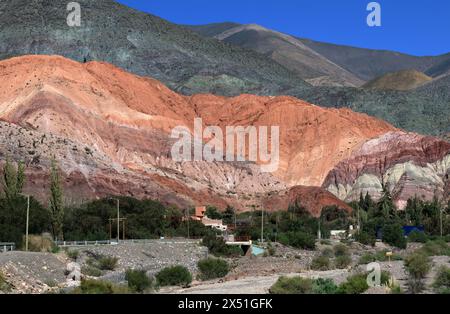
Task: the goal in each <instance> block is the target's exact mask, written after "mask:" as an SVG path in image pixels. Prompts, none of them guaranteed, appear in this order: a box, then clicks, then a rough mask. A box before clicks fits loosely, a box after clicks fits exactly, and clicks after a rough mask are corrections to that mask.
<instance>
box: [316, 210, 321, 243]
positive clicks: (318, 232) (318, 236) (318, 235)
mask: <svg viewBox="0 0 450 314" xmlns="http://www.w3.org/2000/svg"><path fill="white" fill-rule="evenodd" d="M321 218H322V214H320V216H319V229H318V230H317V238H318V239H319V241H320V240H322V232H321V231H320V220H321Z"/></svg>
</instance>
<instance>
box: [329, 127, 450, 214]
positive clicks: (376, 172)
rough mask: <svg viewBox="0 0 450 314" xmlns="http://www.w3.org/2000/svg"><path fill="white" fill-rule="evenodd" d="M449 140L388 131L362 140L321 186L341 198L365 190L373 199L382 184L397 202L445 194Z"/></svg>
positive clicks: (354, 196) (449, 163) (401, 205)
mask: <svg viewBox="0 0 450 314" xmlns="http://www.w3.org/2000/svg"><path fill="white" fill-rule="evenodd" d="M449 173H450V143H448V142H446V141H443V140H440V139H437V138H433V137H428V136H421V135H418V134H413V133H405V132H399V131H397V132H389V133H386V134H384V135H382V136H380V137H378V138H375V139H372V140H369V141H367V142H366V143H364V144H363V145H362V146H361V147H360V148H359V149H358V150H356V151H355V152H353V154H352V156H351V157H350V158H348V159H347V160H344V161H342V162H340V163H339V164H337V165H336V166H335V168H334V169H333V170H332V171H331V172H330V173H329V174H328V176H327V178H326V179H325V181H324V183H323V185H322V186H323V187H324V188H326V189H327V190H328V191H330V192H331V193H333V194H334V195H336V196H337V197H339V198H340V199H342V200H346V201H351V200H356V199H358V198H359V196H360V194H361V193H363V195H365V194H366V193H369V194H370V195H372V196H373V197H374V198H375V199H376V198H378V197H379V196H380V195H381V193H382V188H383V184H385V185H386V186H387V187H388V188H389V189H390V191H391V192H392V194H393V196H394V198H395V200H396V203H397V206H398V207H399V208H404V206H405V204H406V200H407V199H408V198H411V197H414V196H417V197H420V198H423V199H426V200H430V199H432V198H434V197H438V198H440V199H447V198H448V181H449Z"/></svg>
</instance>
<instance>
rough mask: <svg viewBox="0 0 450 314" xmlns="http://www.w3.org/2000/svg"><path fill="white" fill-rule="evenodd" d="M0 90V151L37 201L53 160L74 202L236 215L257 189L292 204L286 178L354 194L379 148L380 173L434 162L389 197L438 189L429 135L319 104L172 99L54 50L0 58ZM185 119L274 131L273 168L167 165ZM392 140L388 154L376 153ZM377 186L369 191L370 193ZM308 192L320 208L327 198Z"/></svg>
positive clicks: (443, 170) (262, 199) (106, 67)
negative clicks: (142, 201)
mask: <svg viewBox="0 0 450 314" xmlns="http://www.w3.org/2000/svg"><path fill="white" fill-rule="evenodd" d="M0 86H2V89H1V90H0V119H1V120H3V121H4V123H1V124H0V128H1V130H2V132H1V137H0V148H1V151H0V157H1V158H2V159H5V158H13V159H15V160H19V159H21V160H25V161H26V163H27V164H28V165H29V167H28V177H29V178H30V180H29V182H28V185H27V187H26V188H27V189H28V190H30V191H31V192H34V193H35V194H39V195H41V197H44V195H45V192H46V190H47V184H48V183H47V182H48V180H47V179H46V175H47V172H48V165H49V160H50V159H51V158H52V157H53V156H55V157H56V159H57V160H58V161H59V163H60V167H61V170H62V172H63V173H64V175H65V178H66V182H65V185H66V195H72V196H73V200H74V201H80V200H82V199H86V198H92V197H101V196H105V195H109V194H124V195H132V196H135V197H153V198H157V199H160V200H161V201H163V202H166V203H171V204H176V205H178V206H187V205H192V204H205V203H206V204H215V205H218V206H220V207H224V206H225V205H227V204H231V205H233V206H236V207H237V208H239V209H241V210H245V209H248V208H253V207H255V206H256V207H259V206H262V205H265V204H266V205H267V204H269V203H270V204H273V203H274V202H275V201H274V200H276V199H275V198H273V197H272V198H271V197H269V195H278V197H280V199H278V201H277V202H279V203H280V204H284V203H283V202H286V200H288V202H289V201H292V199H293V198H295V195H294V196H293V194H292V193H294V194H295V193H297V194H303V195H304V193H300V192H299V191H300V188H296V189H292V188H293V187H295V186H297V185H303V186H313V187H320V186H323V187H324V188H327V189H328V190H329V191H330V192H332V193H333V194H335V195H336V196H339V197H340V198H341V199H346V200H348V199H349V198H352V197H353V196H352V195H355V194H357V193H358V191H360V190H364V189H365V184H366V183H365V181H364V180H363V179H361V177H363V178H365V177H364V175H368V176H370V175H374V176H379V177H381V175H382V174H383V172H376V171H373V170H372V169H373V167H376V166H369V164H370V165H372V164H374V165H376V164H377V163H378V162H380V161H383V162H384V161H385V160H386V158H385V155H386V154H387V153H389V154H391V155H392V156H391V157H390V159H389V160H390V161H389V167H388V165H387V164H386V162H384V164H386V166H385V167H384V168H383V171H384V170H386V171H391V172H395V173H400V172H399V171H398V170H397V168H393V167H395V166H398V165H405V164H407V163H408V162H409V163H410V164H412V165H414V166H417V167H422V168H423V167H427V165H428V163H429V164H436V163H439V166H436V167H440V168H439V170H438V171H436V172H433V175H436V176H437V177H439V178H440V180H441V181H439V180H437V179H436V180H434V181H433V182H431V183H432V184H431V183H430V182H428V181H427V180H423V178H422V177H420V175H419V177H420V178H421V179H420V180H419V181H417V180H415V179H416V177H414V178H415V179H411V177H407V178H405V177H404V176H401V179H399V180H391V181H392V182H393V183H395V184H393V185H392V189H403V188H402V187H407V189H408V191H409V192H408V193H406V192H405V193H399V197H400V198H403V197H404V196H406V195H411V194H412V193H413V192H414V191H415V190H416V186H417V185H418V186H419V187H417V189H419V188H420V189H422V188H423V189H424V190H426V191H427V193H425V194H426V197H429V196H430V193H431V191H433V193H434V192H436V190H439V191H441V190H442V193H444V187H443V186H442V184H444V185H445V180H446V179H445V176H446V174H447V172H448V169H449V162H448V158H447V157H448V155H449V153H450V148H449V147H448V146H447V145H448V143H446V142H444V141H440V140H437V139H434V138H429V137H426V138H422V140H421V141H408V140H407V139H408V138H409V137H411V136H412V137H418V138H419V137H420V136H418V135H411V134H406V133H404V132H402V131H399V130H396V129H395V128H394V127H392V126H391V125H389V124H387V123H386V122H383V121H381V120H378V119H375V118H372V117H369V116H367V115H364V114H358V113H354V112H352V111H350V110H348V109H324V108H321V107H318V106H315V105H312V104H308V103H306V102H304V101H301V100H298V99H295V98H292V97H259V96H252V95H241V96H239V97H233V98H225V97H218V96H214V95H195V96H191V97H188V96H181V95H179V94H177V93H175V92H173V91H171V90H170V89H168V88H167V87H165V86H164V85H163V84H161V83H160V82H158V81H155V80H153V79H150V78H144V77H138V76H135V75H132V74H130V73H127V72H125V71H123V70H121V69H119V68H116V67H114V66H112V65H110V64H106V63H100V62H90V63H85V64H81V63H77V62H74V61H71V60H68V59H65V58H62V57H58V56H25V57H20V58H12V59H9V60H5V61H1V62H0ZM196 117H201V118H202V119H203V124H204V125H205V126H210V125H217V126H220V127H221V128H223V129H225V127H226V126H237V125H239V126H279V127H280V167H279V170H278V171H277V172H275V173H272V174H270V173H262V172H261V171H260V167H259V166H258V165H256V164H254V163H249V162H248V163H242V162H241V163H223V162H215V163H209V162H205V161H196V162H182V163H179V162H175V161H174V160H172V158H171V153H170V152H171V147H172V145H173V143H174V140H173V139H171V138H170V132H171V130H172V129H173V128H174V127H176V126H187V127H188V128H189V129H191V130H193V122H194V118H196ZM390 134H397V136H391V135H390ZM374 141H375V143H379V142H380V143H384V144H379V145H378V144H375V143H374ZM399 144H401V145H399ZM403 144H404V145H403ZM411 145H412V146H411ZM416 145H417V146H416ZM419 146H420V147H419ZM428 146H430V147H431V146H432V147H433V149H435V150H437V152H434V151H433V149H431V148H430V149H428V148H427V149H425V147H428ZM393 147H394V148H395V149H396V150H395V151H396V153H394V152H390V151H386V150H385V149H392V148H393ZM419 155H420V156H419ZM358 156H362V157H360V159H358V158H357V157H358ZM369 157H370V158H369ZM446 158H447V159H446ZM366 161H367V162H368V163H369V164H368V165H366ZM361 165H362V166H361ZM398 167H400V166H398ZM431 167H432V166H431ZM421 174H423V172H421ZM416 175H417V173H416ZM425 175H428V174H427V173H425ZM391 177H392V176H391ZM371 178H372V177H371ZM392 178H393V177H392ZM447 178H448V176H447ZM372 179H373V178H372ZM358 180H359V181H358ZM361 181H362V182H363V183H362V185H361V184H359V185H358V184H356V183H355V182H361ZM438 181H439V182H438ZM371 182H372V181H371ZM422 183H424V184H427V186H426V187H422ZM355 184H356V185H355ZM429 184H431V186H429ZM436 184H437V185H436ZM341 186H344V187H345V192H343V189H342V187H341ZM349 187H351V188H352V189H351V191H350V192H349V189H350V188H349ZM377 189H378V186H376V187H375V189H373V188H372V187H370V189H369V190H370V191H371V192H374V194H376V191H378V190H377ZM295 191H297V192H295ZM302 191H304V189H303V190H302ZM442 193H441V194H442ZM315 195H317V197H318V198H320V199H322V200H326V204H329V203H330V202H329V200H330V199H331V194H329V193H326V192H323V193H316V194H315ZM400 200H401V199H400ZM335 201H336V202H335V203H337V202H338V200H335ZM309 202H310V203H312V202H311V201H309ZM324 202H325V201H324ZM267 206H268V205H267ZM275 207H276V206H275ZM312 210H313V211H317V210H316V209H312Z"/></svg>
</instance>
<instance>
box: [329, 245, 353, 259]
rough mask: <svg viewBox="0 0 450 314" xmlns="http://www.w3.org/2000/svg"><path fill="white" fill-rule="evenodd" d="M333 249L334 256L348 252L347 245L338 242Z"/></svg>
mask: <svg viewBox="0 0 450 314" xmlns="http://www.w3.org/2000/svg"><path fill="white" fill-rule="evenodd" d="M333 250H334V256H336V257H338V256H344V255H348V254H349V252H348V247H347V246H346V245H345V244H338V245H336V246H335V247H334V248H333Z"/></svg>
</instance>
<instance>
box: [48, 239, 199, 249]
mask: <svg viewBox="0 0 450 314" xmlns="http://www.w3.org/2000/svg"><path fill="white" fill-rule="evenodd" d="M155 242H159V243H169V244H176V243H186V242H194V243H200V242H201V239H182V238H166V239H140V240H139V239H135V240H120V243H143V244H145V243H155ZM55 243H56V245H57V246H59V247H62V248H64V247H82V246H98V245H117V240H99V241H56V242H55Z"/></svg>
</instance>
